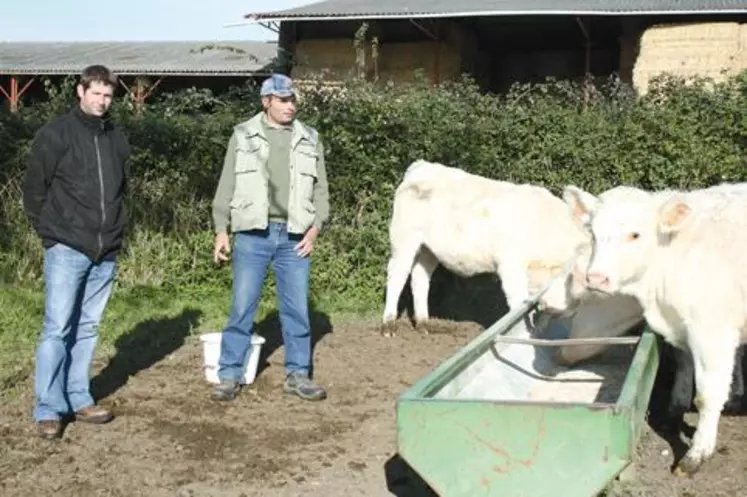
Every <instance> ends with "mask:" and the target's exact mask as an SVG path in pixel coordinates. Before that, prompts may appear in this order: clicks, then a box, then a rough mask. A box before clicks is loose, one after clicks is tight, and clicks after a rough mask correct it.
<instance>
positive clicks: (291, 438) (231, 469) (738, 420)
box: [0, 315, 747, 497]
mask: <svg viewBox="0 0 747 497" xmlns="http://www.w3.org/2000/svg"><path fill="white" fill-rule="evenodd" d="M189 319H190V316H184V320H185V321H184V322H186V321H188V320H189ZM180 323H182V322H181V321H175V322H171V323H169V326H168V328H161V330H160V331H161V333H160V334H159V333H156V328H158V327H159V326H160V325H159V324H158V323H151V325H150V326H146V327H144V328H143V329H141V330H139V331H137V332H136V333H135V334H133V336H130V337H128V338H127V339H125V340H123V341H122V343H119V344H117V354H116V355H115V356H114V357H113V358H112V359H110V360H108V361H103V362H102V363H100V364H97V365H96V369H95V372H94V376H95V378H94V381H93V385H94V390H95V394H96V395H97V396H98V397H100V398H101V399H102V400H101V403H102V404H105V405H107V406H111V407H112V408H113V409H114V411H115V412H116V414H117V418H116V419H115V420H114V421H113V422H112V423H110V424H108V425H105V426H86V425H84V424H83V423H77V424H76V423H73V424H70V425H69V426H68V427H67V429H66V431H65V433H64V437H63V439H62V440H60V441H57V442H48V441H43V440H40V439H38V438H36V437H35V436H34V432H33V425H32V424H31V422H30V410H31V401H32V398H31V383H30V380H26V381H27V382H28V387H27V388H26V389H25V391H24V392H25V393H23V394H22V395H20V396H13V397H10V398H6V399H4V400H3V403H2V405H1V407H0V495H3V496H4V497H11V496H23V497H26V496H30V495H35V496H55V497H63V496H75V497H78V496H84V495H85V496H112V497H115V496H127V497H136V496H148V497H160V496H177V497H186V496H192V497H208V496H210V497H239V496H246V497H249V496H260V495H261V496H263V497H281V496H283V497H285V496H300V495H303V496H309V497H311V496H319V497H322V496H324V497H343V496H345V497H354V496H368V497H379V496H391V495H396V496H399V497H414V496H418V495H427V492H426V491H424V490H423V488H424V487H423V483H422V482H419V481H418V480H417V477H416V476H414V474H413V473H412V472H411V471H410V470H409V469H408V468H407V466H406V464H405V463H404V462H403V461H402V460H401V459H399V458H397V457H396V424H395V410H394V409H395V401H396V398H397V396H398V395H400V394H401V393H402V392H403V391H404V390H406V389H407V388H408V387H409V386H410V385H412V384H413V383H414V382H415V381H417V380H418V379H420V378H421V377H422V376H423V375H425V374H427V373H428V372H429V371H430V370H432V369H433V368H434V367H435V366H437V365H438V364H439V363H440V362H442V361H443V360H444V359H446V358H447V357H449V356H450V355H452V354H453V353H455V352H456V351H457V350H458V349H459V348H461V347H462V346H464V345H465V344H467V343H468V342H469V341H470V340H471V339H472V338H473V337H475V336H476V335H477V334H478V333H479V332H480V331H481V330H482V329H483V326H482V325H480V324H478V323H476V322H461V323H457V322H453V321H439V322H437V323H440V324H439V325H438V326H436V327H435V328H433V329H432V331H434V333H431V334H429V335H427V336H423V335H420V334H418V333H416V332H415V331H413V330H412V329H411V328H410V327H409V322H407V321H406V320H404V322H403V325H402V327H401V329H400V332H399V333H398V334H397V335H396V336H395V337H393V338H385V337H382V336H380V335H379V334H378V333H377V327H376V323H375V322H374V321H369V322H348V323H339V324H335V325H334V326H332V324H330V323H329V321H328V320H327V319H326V318H325V317H324V316H323V315H315V317H314V329H315V331H314V333H315V335H316V339H317V340H318V343H317V345H316V347H315V363H316V378H317V380H318V381H320V382H321V383H322V384H324V385H325V386H326V387H327V388H328V392H329V397H328V399H327V400H326V401H324V402H321V403H308V402H304V401H301V400H300V399H296V398H293V397H287V396H284V394H283V393H282V390H281V386H282V372H283V371H282V370H283V368H282V361H283V348H282V346H281V345H280V342H279V332H278V326H277V319H276V318H272V319H270V320H269V321H268V322H265V323H263V324H262V325H261V326H260V330H259V333H260V334H262V335H264V336H266V338H267V339H268V342H267V345H266V350H265V354H264V355H265V359H266V362H265V359H263V360H261V362H260V368H261V370H260V373H259V377H258V379H257V381H256V382H255V384H253V385H251V386H250V387H248V388H245V389H244V390H243V392H242V395H241V396H240V397H239V398H238V399H237V400H236V401H235V402H234V403H229V404H226V403H218V402H216V401H213V400H211V399H210V398H209V392H210V389H209V386H208V385H207V384H206V383H205V382H204V379H203V372H202V369H201V361H202V355H201V353H202V352H201V348H200V344H199V342H198V340H197V338H196V337H194V336H187V332H186V331H179V330H180ZM182 328H184V329H185V330H186V329H187V328H188V327H187V326H183V327H182ZM164 329H167V330H169V331H168V332H164V331H163V330H164ZM156 337H158V338H156ZM134 351H139V352H138V353H135V352H134ZM0 400H2V399H0ZM691 422H692V421H691ZM746 428H747V418H745V417H727V418H723V419H722V422H721V425H720V427H719V429H720V432H719V438H720V444H719V451H718V454H717V455H716V457H715V459H714V460H712V461H711V462H710V463H709V464H708V465H707V466H706V467H705V468H704V469H703V470H702V472H701V473H699V474H697V475H696V476H695V478H693V479H689V480H688V479H678V478H677V477H674V476H672V475H671V474H670V473H669V466H670V464H671V463H672V461H673V457H674V455H673V448H672V445H670V444H669V443H668V442H666V441H665V440H664V439H663V438H662V437H661V436H660V435H658V434H656V433H655V432H653V431H652V430H650V429H647V430H646V432H645V433H644V435H643V438H642V441H641V444H640V450H639V452H640V458H641V460H640V462H639V467H638V471H637V481H635V482H634V483H632V484H630V485H624V486H623V485H616V486H615V488H614V489H613V490H611V491H610V492H609V493H608V495H610V496H612V495H614V496H616V497H618V496H620V497H621V496H625V495H630V496H656V497H670V496H671V497H694V496H709V497H718V496H737V495H741V496H743V495H746V493H745V492H746V491H745V488H747V450H745V448H746V447H747V429H746ZM678 450H679V449H678ZM558 495H562V493H561V494H558ZM568 497H571V496H568Z"/></svg>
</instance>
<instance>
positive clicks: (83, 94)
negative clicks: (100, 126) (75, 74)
mask: <svg viewBox="0 0 747 497" xmlns="http://www.w3.org/2000/svg"><path fill="white" fill-rule="evenodd" d="M78 97H79V98H80V107H81V109H83V112H85V113H86V114H88V115H91V116H97V117H101V116H103V115H104V114H106V112H107V111H108V110H109V107H111V105H112V98H113V97H114V87H112V86H111V85H109V84H106V83H102V82H100V81H93V82H92V83H91V84H90V85H89V87H88V89H85V88H83V85H78Z"/></svg>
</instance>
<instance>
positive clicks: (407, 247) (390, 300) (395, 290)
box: [382, 240, 420, 334]
mask: <svg viewBox="0 0 747 497" xmlns="http://www.w3.org/2000/svg"><path fill="white" fill-rule="evenodd" d="M419 249H420V241H418V240H408V241H406V242H405V243H402V244H400V245H399V246H398V247H397V248H396V249H393V250H392V257H390V259H389V263H388V264H387V275H386V302H385V304H384V316H383V319H382V321H383V324H384V325H385V326H386V325H388V324H390V323H392V322H393V321H394V320H395V319H397V304H398V303H399V297H400V295H401V294H402V288H403V287H404V286H405V282H407V276H408V275H409V274H410V270H411V269H412V265H413V261H414V260H415V256H416V255H417V253H418V250H419ZM387 334H391V333H390V332H387Z"/></svg>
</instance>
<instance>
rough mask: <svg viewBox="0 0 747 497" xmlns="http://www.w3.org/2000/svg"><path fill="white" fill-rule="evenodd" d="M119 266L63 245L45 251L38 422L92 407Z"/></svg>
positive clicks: (36, 385) (37, 382)
mask: <svg viewBox="0 0 747 497" xmlns="http://www.w3.org/2000/svg"><path fill="white" fill-rule="evenodd" d="M115 267H116V263H115V261H113V260H112V261H103V262H101V263H99V264H95V263H94V262H93V261H91V260H90V259H89V258H88V257H87V256H86V255H84V254H82V253H81V252H78V251H77V250H75V249H73V248H70V247H68V246H66V245H63V244H61V243H58V244H56V245H54V246H52V247H50V248H48V249H45V251H44V283H45V286H46V299H45V300H46V302H45V311H44V326H43V329H42V333H41V338H40V341H39V344H38V346H37V348H36V373H35V378H34V389H35V395H36V405H35V407H34V418H35V419H36V421H43V420H59V419H60V417H61V416H64V415H66V414H70V413H72V412H75V411H78V410H80V409H84V408H86V407H89V406H91V405H93V404H94V401H93V398H92V397H91V394H90V392H89V385H90V380H89V374H90V368H91V362H92V360H93V354H94V350H95V348H96V342H97V341H98V326H99V323H100V321H101V317H102V316H103V314H104V309H105V308H106V304H107V302H108V301H109V297H110V296H111V293H112V287H113V282H114V273H115Z"/></svg>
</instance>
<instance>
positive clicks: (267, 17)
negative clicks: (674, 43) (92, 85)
mask: <svg viewBox="0 0 747 497" xmlns="http://www.w3.org/2000/svg"><path fill="white" fill-rule="evenodd" d="M703 14H711V15H713V14H747V7H745V8H744V9H730V10H719V11H717V12H709V11H702V10H678V11H672V10H665V11H646V12H617V11H600V10H553V11H541V12H538V11H536V10H512V11H505V10H498V11H494V10H488V11H481V12H434V13H422V14H341V15H326V16H313V15H312V16H277V17H276V16H273V15H271V13H270V14H247V15H246V16H245V19H247V21H246V22H245V23H242V24H255V23H256V24H258V23H263V22H264V23H266V22H284V21H296V22H303V21H365V20H372V21H374V20H387V19H439V18H441V19H443V18H460V17H499V16H504V17H511V16H515V17H518V16H539V15H542V16H584V17H593V16H598V17H602V16H607V17H609V16H615V17H633V16H638V17H640V16H643V15H647V16H648V15H654V16H655V15H668V16H677V15H682V16H685V15H703Z"/></svg>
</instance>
